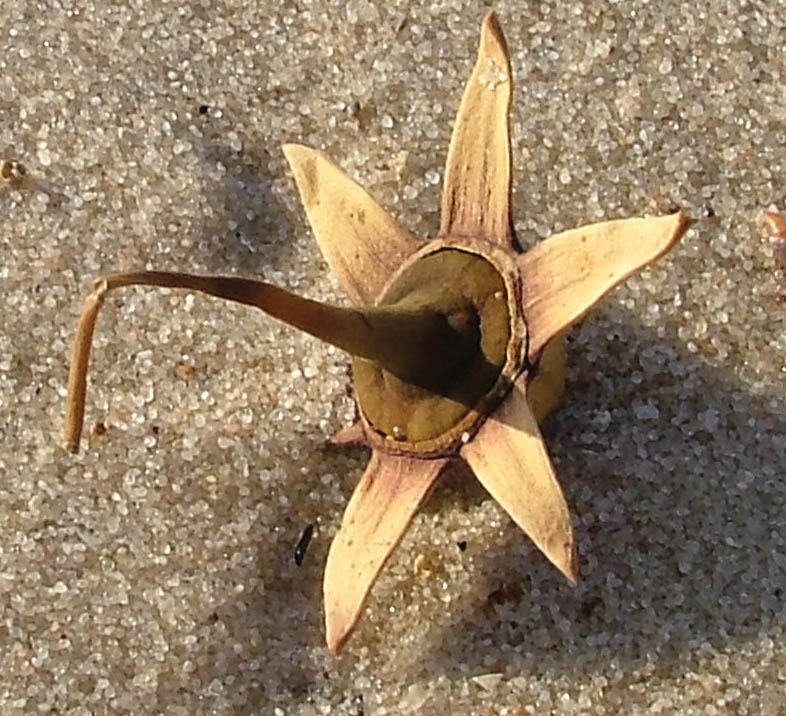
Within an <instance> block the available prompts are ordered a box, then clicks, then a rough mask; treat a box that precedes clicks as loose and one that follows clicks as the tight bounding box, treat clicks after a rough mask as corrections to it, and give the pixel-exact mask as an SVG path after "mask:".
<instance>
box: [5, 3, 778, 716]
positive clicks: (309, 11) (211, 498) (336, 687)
mask: <svg viewBox="0 0 786 716" xmlns="http://www.w3.org/2000/svg"><path fill="white" fill-rule="evenodd" d="M495 8H496V10H497V12H498V15H499V19H500V22H501V24H502V27H503V28H504V31H505V34H506V36H507V40H508V44H509V46H510V50H511V58H512V65H513V71H514V77H515V80H516V87H515V94H514V98H513V108H512V130H513V161H514V170H515V181H514V194H513V208H514V213H515V217H516V229H517V231H518V235H519V237H520V239H521V241H522V243H523V244H524V245H527V246H529V245H532V244H534V243H535V242H537V241H538V240H540V239H541V238H542V237H545V236H547V235H549V234H550V233H553V232H555V231H559V230H561V229H566V228H570V227H573V226H578V225H581V224H584V223H589V222H592V221H598V220H602V219H605V218H618V217H624V216H634V215H641V214H646V213H652V214H658V213H666V212H668V211H671V210H672V209H673V208H675V207H677V206H679V207H683V208H684V209H685V210H686V211H688V213H689V214H690V215H691V216H692V217H693V218H694V219H696V222H695V223H694V225H693V227H692V228H691V229H690V231H689V232H688V233H687V235H686V236H685V238H684V239H683V241H682V242H681V244H680V245H679V246H678V247H677V248H676V249H675V250H674V251H673V252H672V253H671V254H670V255H669V256H667V257H666V258H664V259H663V260H662V261H660V262H659V263H657V264H656V265H655V266H653V267H652V268H650V269H648V270H646V271H645V272H643V273H641V274H639V275H637V276H636V277H634V278H632V279H630V280H629V281H628V282H627V283H625V284H624V285H623V286H622V287H620V288H618V289H617V290H616V291H615V292H614V293H613V294H612V295H611V296H610V297H608V298H607V299H606V300H605V301H604V302H603V303H602V304H601V305H600V306H599V307H598V308H597V309H596V310H595V311H593V312H592V313H591V314H590V315H589V316H588V317H587V318H586V319H585V320H583V321H582V323H581V324H580V325H578V326H576V327H575V328H574V329H573V330H572V332H571V334H570V366H571V367H570V374H569V381H570V383H569V393H568V396H567V399H566V403H565V405H564V407H563V409H562V410H561V412H559V413H558V414H557V415H556V416H554V417H553V418H551V419H549V420H548V421H547V422H546V424H545V425H544V433H545V435H546V439H547V441H548V444H549V446H550V450H551V453H552V456H553V459H554V462H555V464H556V466H557V470H558V472H559V475H560V476H561V479H562V482H563V485H564V488H565V491H566V494H567V497H568V501H569V503H570V505H571V508H572V510H573V514H574V520H575V526H576V531H577V536H578V541H579V545H580V561H581V572H582V581H581V583H580V585H579V586H578V587H576V588H573V587H571V586H570V585H569V584H567V583H566V582H565V580H564V579H563V578H562V577H561V576H560V575H559V574H558V573H557V572H556V570H554V569H553V568H552V567H551V566H549V565H548V564H547V563H546V561H545V560H544V559H543V558H542V557H541V556H540V555H539V554H538V553H537V552H536V550H535V549H534V548H533V547H532V546H531V544H530V543H529V542H528V541H527V539H526V538H525V537H524V536H523V535H522V534H521V533H520V532H519V531H518V530H517V529H516V528H515V526H514V525H513V524H512V523H511V521H510V520H509V519H508V518H507V517H506V516H505V515H504V513H503V512H502V511H501V510H500V509H499V508H498V507H497V505H496V504H495V503H494V502H493V501H491V500H490V499H489V498H488V497H487V496H486V494H485V493H484V492H483V490H482V489H481V488H480V487H479V486H478V485H477V483H476V482H475V481H474V480H473V479H472V478H471V476H470V475H469V473H467V472H462V471H456V472H453V473H451V474H450V475H448V476H447V478H446V479H445V480H443V482H442V484H441V485H440V487H439V489H438V490H437V491H436V493H435V494H434V495H433V496H432V498H431V500H430V501H429V503H428V505H427V506H426V508H425V509H424V510H423V511H422V512H421V514H419V516H418V517H417V519H416V520H415V521H414V523H413V525H412V528H411V529H410V531H409V532H408V534H407V536H406V538H405V539H404V541H403V543H402V545H401V546H400V548H399V549H398V551H397V552H396V553H395V555H394V557H393V559H392V560H391V562H390V563H389V565H388V567H387V568H386V570H385V572H384V574H383V575H382V577H381V579H380V581H379V582H378V584H377V586H376V589H375V591H374V593H373V596H372V598H371V600H370V602H369V604H368V609H367V612H366V615H365V618H364V621H363V623H362V624H361V626H360V628H359V629H358V631H357V633H356V634H355V636H354V637H353V639H352V641H351V642H350V644H349V646H348V648H347V650H346V652H345V654H344V655H343V656H342V657H341V658H339V659H336V658H334V657H332V656H330V655H329V654H328V653H327V650H326V649H325V647H324V646H323V627H322V614H321V594H320V588H321V584H320V582H321V575H322V570H323V564H324V559H325V554H326V550H327V547H328V545H329V543H330V539H331V536H332V534H333V533H334V532H335V530H336V529H337V526H338V524H339V520H340V517H341V514H342V511H343V507H344V505H345V503H346V500H347V499H348V497H349V495H350V494H351V490H352V488H353V486H354V484H355V483H356V482H357V480H358V478H359V475H360V472H361V470H362V466H363V464H364V463H365V460H366V455H365V453H364V452H363V451H362V450H352V451H349V452H347V453H344V454H341V453H335V452H330V451H328V450H326V449H325V448H324V440H325V438H326V436H328V435H329V434H330V433H332V432H333V431H335V430H336V429H337V428H338V427H340V426H341V425H343V424H346V423H347V422H349V421H351V419H352V417H353V410H354V409H353V406H352V402H351V399H350V397H349V396H348V393H347V386H348V380H347V370H346V369H347V360H346V358H345V356H344V355H342V354H341V353H340V352H339V351H334V350H332V349H329V348H327V347H325V346H324V345H321V344H320V343H318V342H317V341H315V340H312V339H310V338H308V337H304V336H301V335H297V334H296V333H295V332H294V331H292V330H290V329H288V328H286V327H283V326H281V325H279V324H278V323H276V322H275V321H273V320H271V319H268V318H267V317H265V316H264V315H261V314H258V313H255V312H253V311H251V310H250V309H246V308H243V307H236V306H229V305H227V304H223V303H220V302H218V301H215V300H212V299H207V298H202V297H195V296H190V295H186V294H183V293H174V292H166V291H156V290H141V289H130V290H126V291H123V292H117V293H116V294H113V296H112V297H111V298H110V299H109V300H108V301H107V305H106V307H105V309H104V312H103V314H102V317H101V321H100V324H99V328H98V334H97V341H96V347H95V360H94V364H93V369H92V372H91V387H90V392H89V398H88V400H89V402H88V427H89V428H91V429H92V430H93V433H94V434H91V435H90V436H89V439H88V440H87V442H86V444H85V446H84V449H83V451H82V453H81V454H80V455H79V456H78V457H74V456H71V455H68V454H66V453H64V452H63V451H62V450H61V448H60V447H59V445H58V443H59V431H60V422H61V416H62V413H63V406H64V386H65V381H66V373H67V352H68V348H69V346H70V342H71V339H72V335H73V330H74V325H75V321H76V317H77V314H78V311H79V310H80V306H81V302H82V300H83V298H84V296H85V295H86V294H87V292H88V291H89V288H90V286H91V284H92V281H93V280H94V279H95V278H96V277H97V276H98V275H100V274H101V273H102V272H106V271H111V270H118V269H131V268H141V267H150V268H161V269H180V270H188V271H195V272H207V271H213V272H221V273H238V274H246V275H255V276H262V277H265V278H266V279H268V280H270V281H273V282H276V283H278V284H280V285H282V286H284V287H287V288H290V289H293V290H297V291H299V292H301V293H303V294H305V295H307V296H309V297H312V298H317V299H322V300H329V301H337V302H342V301H344V300H345V299H344V297H343V295H342V293H341V291H340V289H339V288H338V286H337V285H336V284H335V282H334V281H333V280H332V279H331V278H330V277H329V276H328V274H327V271H326V267H325V264H324V262H323V261H322V259H321V257H320V256H319V254H318V250H317V248H316V245H315V243H314V241H313V238H312V236H311V234H310V229H309V227H308V226H307V223H306V220H305V215H304V212H303V211H302V208H301V207H300V203H299V199H298V197H297V194H296V191H295V188H294V184H293V181H292V178H291V175H290V173H289V170H288V167H287V166H286V164H285V161H284V157H283V155H282V153H281V150H280V145H281V143H282V142H286V141H297V142H301V143H304V144H308V145H310V146H313V147H317V148H321V149H324V150H325V151H327V152H328V153H329V154H330V155H331V156H332V157H333V158H334V159H335V160H336V161H337V162H338V163H339V164H340V165H341V166H342V167H343V168H345V169H346V171H347V172H349V173H350V175H352V176H353V177H355V178H356V179H358V180H359V181H360V182H361V183H362V184H363V185H364V186H366V187H367V188H368V189H369V190H370V191H371V192H372V193H373V194H374V195H375V196H376V197H377V198H378V199H379V200H380V201H381V202H382V203H383V204H384V205H385V206H387V207H388V208H389V209H390V211H391V212H392V213H393V214H394V215H395V216H396V217H397V218H398V219H399V220H400V221H401V222H402V223H403V224H404V225H405V226H407V227H408V228H410V229H411V230H412V231H414V232H415V233H417V234H419V235H421V236H424V237H425V236H430V235H433V234H434V233H435V232H436V230H437V227H438V205H439V191H440V181H441V176H442V168H443V165H444V159H445V154H446V150H447V146H448V141H449V138H450V131H451V128H452V124H453V119H454V116H455V112H456V109H457V107H458V102H459V99H460V96H461V92H462V88H463V85H464V82H465V81H466V79H467V77H468V76H469V72H470V69H471V66H472V63H473V61H474V55H475V51H476V46H477V40H478V29H479V24H480V21H481V19H482V17H483V15H484V14H485V12H486V11H487V9H488V7H487V6H486V5H485V4H483V3H471V2H466V3H461V2H445V1H441V2H424V3H407V2H402V1H400V0H394V1H392V2H386V3H370V2H364V1H358V0H350V2H348V3H345V2H327V3H325V2H307V1H305V0H301V1H298V2H294V1H285V2H261V1H260V2H222V3H217V4H216V6H215V7H213V4H212V3H197V2H191V3H188V2H164V1H161V0H155V1H152V2H129V3H113V2H89V1H83V0H73V1H71V0H64V1H63V2H54V1H51V2H48V1H44V2H41V3H36V4H33V3H29V2H25V0H5V2H3V4H2V7H0V158H3V159H17V160H20V161H22V162H23V163H24V165H25V166H26V167H27V169H28V170H29V172H30V178H29V180H28V181H27V182H26V183H25V184H24V186H22V187H19V188H15V187H13V186H10V185H5V186H0V229H1V231H0V240H1V243H0V252H2V253H1V254H0V256H2V260H1V261H0V277H1V279H2V283H1V284H0V285H2V289H3V304H2V305H3V308H2V312H0V321H2V330H0V386H1V387H2V390H0V439H2V448H3V449H2V451H0V470H1V471H2V476H3V477H2V480H0V610H1V612H0V617H1V618H0V711H2V713H3V714H9V715H11V714H36V713H59V714H70V715H77V714H79V715H81V714H104V713H112V714H122V713H133V714H173V715H175V714H274V715H275V716H280V715H282V714H286V715H287V716H288V715H289V714H292V715H295V714H298V715H308V716H311V715H314V714H328V713H331V714H348V715H352V716H358V715H359V714H366V715H369V714H373V715H375V716H376V715H381V714H433V713H452V714H478V715H483V716H487V715H488V716H492V715H496V716H503V715H505V714H507V715H508V716H520V715H521V714H529V713H537V714H548V713H554V714H577V713H581V714H585V713H586V714H616V713H626V714H639V713H641V714H644V713H646V714H653V713H676V712H680V713H686V714H689V713H696V714H698V713H701V714H726V713H735V714H745V713H748V714H778V713H784V712H786V706H784V696H783V693H784V686H785V684H784V682H785V681H786V648H785V647H784V646H783V644H784V638H783V637H784V628H785V625H786V619H785V618H784V608H783V598H784V589H786V545H785V544H784V506H785V502H786V486H785V485H784V479H783V478H784V468H786V431H785V428H786V405H785V399H786V388H785V387H784V372H785V371H786V332H784V316H786V298H785V296H786V283H785V282H784V270H783V268H782V267H781V266H780V265H779V264H778V262H777V260H776V258H775V257H774V255H773V249H772V246H771V244H770V243H769V241H768V240H767V238H766V237H764V235H763V232H762V229H761V215H762V211H763V210H764V209H767V208H780V209H786V196H785V195H786V188H785V187H786V152H785V151H784V147H785V146H786V96H785V95H784V87H785V86H786V61H785V60H784V57H785V55H784V50H783V38H784V30H785V27H784V25H785V20H784V18H786V5H784V3H782V2H768V3H765V2H757V3H753V2H732V1H731V0H729V1H728V2H725V1H723V0H710V1H708V2H694V3H682V2H676V1H671V0H667V1H665V2H659V3H650V2H620V3H607V2H593V1H592V0H587V1H586V2H576V1H575V0H574V1H569V2H562V1H560V2H557V1H556V0H555V1H552V2H527V3H524V2H499V3H498V4H497V5H496V6H495ZM98 424H102V425H103V426H105V427H106V432H105V433H104V434H95V433H100V432H101V429H100V428H98V429H97V430H96V428H95V426H96V425H98ZM309 522H313V523H315V525H316V529H315V535H314V539H313V541H312V543H311V545H310V547H309V550H308V552H307V554H306V558H305V561H304V563H303V564H302V566H300V567H298V566H296V565H295V563H294V560H293V550H294V547H295V544H296V542H297V540H298V537H299V535H300V533H301V531H302V529H303V528H304V526H305V525H306V524H307V523H309ZM462 541H465V542H466V550H465V551H461V550H460V549H459V547H458V543H459V542H462Z"/></svg>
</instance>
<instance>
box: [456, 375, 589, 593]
mask: <svg viewBox="0 0 786 716" xmlns="http://www.w3.org/2000/svg"><path fill="white" fill-rule="evenodd" d="M525 391H526V380H525V377H519V379H518V380H516V382H515V383H514V385H513V388H512V389H511V392H510V395H508V397H507V398H505V400H504V401H503V402H502V403H501V405H500V406H499V408H497V410H496V411H495V412H494V413H492V415H491V416H490V417H489V418H488V419H487V420H486V422H485V423H483V425H482V427H481V428H480V430H479V431H478V433H477V435H475V437H474V438H473V439H472V440H470V441H469V442H468V443H467V444H466V445H464V446H462V448H461V456H462V457H463V458H464V459H465V460H466V461H467V463H468V464H469V466H470V467H471V468H472V470H473V472H474V473H475V475H477V478H478V480H480V482H481V484H482V485H483V487H485V488H486V489H487V490H488V491H489V493H491V496H492V497H493V498H494V499H495V500H496V501H497V502H499V504H500V505H501V506H502V508H503V509H504V510H505V511H506V512H507V513H508V514H509V515H510V516H511V517H512V518H513V520H514V521H515V522H516V524H517V525H518V526H519V527H521V529H522V530H524V532H526V533H527V535H528V536H529V537H530V538H531V539H532V541H533V542H534V543H535V545H536V546H537V547H538V549H540V551H541V552H543V554H545V555H546V557H548V558H549V560H551V562H552V563H553V564H554V565H555V566H556V567H557V568H558V569H559V570H560V571H561V572H562V573H563V574H564V575H565V576H566V577H567V578H568V579H569V580H570V581H571V582H575V581H576V579H577V566H576V556H575V551H574V547H573V527H572V525H571V522H570V513H569V512H568V506H567V504H566V503H565V497H564V496H563V494H562V489H561V488H560V486H559V483H558V482H557V478H556V476H555V474H554V468H553V467H552V464H551V460H550V459H549V456H548V453H547V452H546V446H545V444H544V443H543V438H542V437H541V435H540V430H539V429H538V423H537V421H536V420H535V416H534V415H533V414H532V410H531V408H530V406H529V402H528V401H527V395H526V392H525Z"/></svg>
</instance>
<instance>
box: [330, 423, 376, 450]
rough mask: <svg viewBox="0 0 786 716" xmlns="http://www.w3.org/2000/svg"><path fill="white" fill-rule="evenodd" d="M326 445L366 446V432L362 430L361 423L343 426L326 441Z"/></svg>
mask: <svg viewBox="0 0 786 716" xmlns="http://www.w3.org/2000/svg"><path fill="white" fill-rule="evenodd" d="M328 444H329V445H332V446H333V447H345V446H346V447H350V446H353V445H368V440H367V439H366V432H365V431H364V430H363V423H361V422H360V420H357V421H355V422H354V423H352V425H345V426H344V427H343V428H339V430H338V432H336V434H335V435H333V436H332V437H331V438H329V439H328Z"/></svg>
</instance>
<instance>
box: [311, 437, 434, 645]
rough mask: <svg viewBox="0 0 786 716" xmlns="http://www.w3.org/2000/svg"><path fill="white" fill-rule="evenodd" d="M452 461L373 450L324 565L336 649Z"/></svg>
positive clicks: (329, 628) (328, 624)
mask: <svg viewBox="0 0 786 716" xmlns="http://www.w3.org/2000/svg"><path fill="white" fill-rule="evenodd" d="M448 462H449V459H446V458H443V459H438V460H421V459H417V458H411V457H406V456H394V455H387V454H384V453H381V452H378V451H376V450H375V451H373V452H372V453H371V460H370V462H369V464H368V465H367V467H366V471H365V473H363V477H362V478H360V482H359V483H358V485H357V487H356V488H355V492H354V493H353V495H352V498H351V499H350V501H349V504H348V505H347V509H346V511H345V512H344V518H343V520H342V522H341V528H340V529H339V531H338V533H337V534H336V536H335V538H334V539H333V544H331V545H330V551H329V552H328V557H327V564H326V565H325V585H324V594H325V630H326V635H327V645H328V649H330V651H332V652H333V653H334V654H336V653H338V652H339V651H340V650H341V648H342V647H343V646H344V643H345V642H346V640H347V639H348V638H349V635H350V634H351V633H352V630H353V629H354V628H355V624H356V623H357V621H358V619H359V618H360V614H361V610H362V609H363V604H364V602H365V600H366V596H367V595H368V593H369V591H370V590H371V587H372V585H373V584H374V581H375V580H376V578H377V575H378V574H379V571H380V570H381V569H382V565H383V564H384V563H385V560H386V559H387V558H388V555H389V554H390V553H391V552H392V551H393V549H394V548H395V547H396V545H397V544H398V543H399V540H400V539H401V537H402V536H403V535H404V531H405V530H406V529H407V525H409V522H410V520H411V519H412V517H413V515H414V514H415V512H416V511H417V509H418V507H419V506H420V504H421V503H422V502H423V500H424V499H425V497H426V496H427V495H428V493H429V491H430V490H431V487H432V485H433V484H434V481H435V480H436V479H437V477H439V474H440V472H441V471H442V469H443V468H444V467H445V465H446V464H447V463H448Z"/></svg>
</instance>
